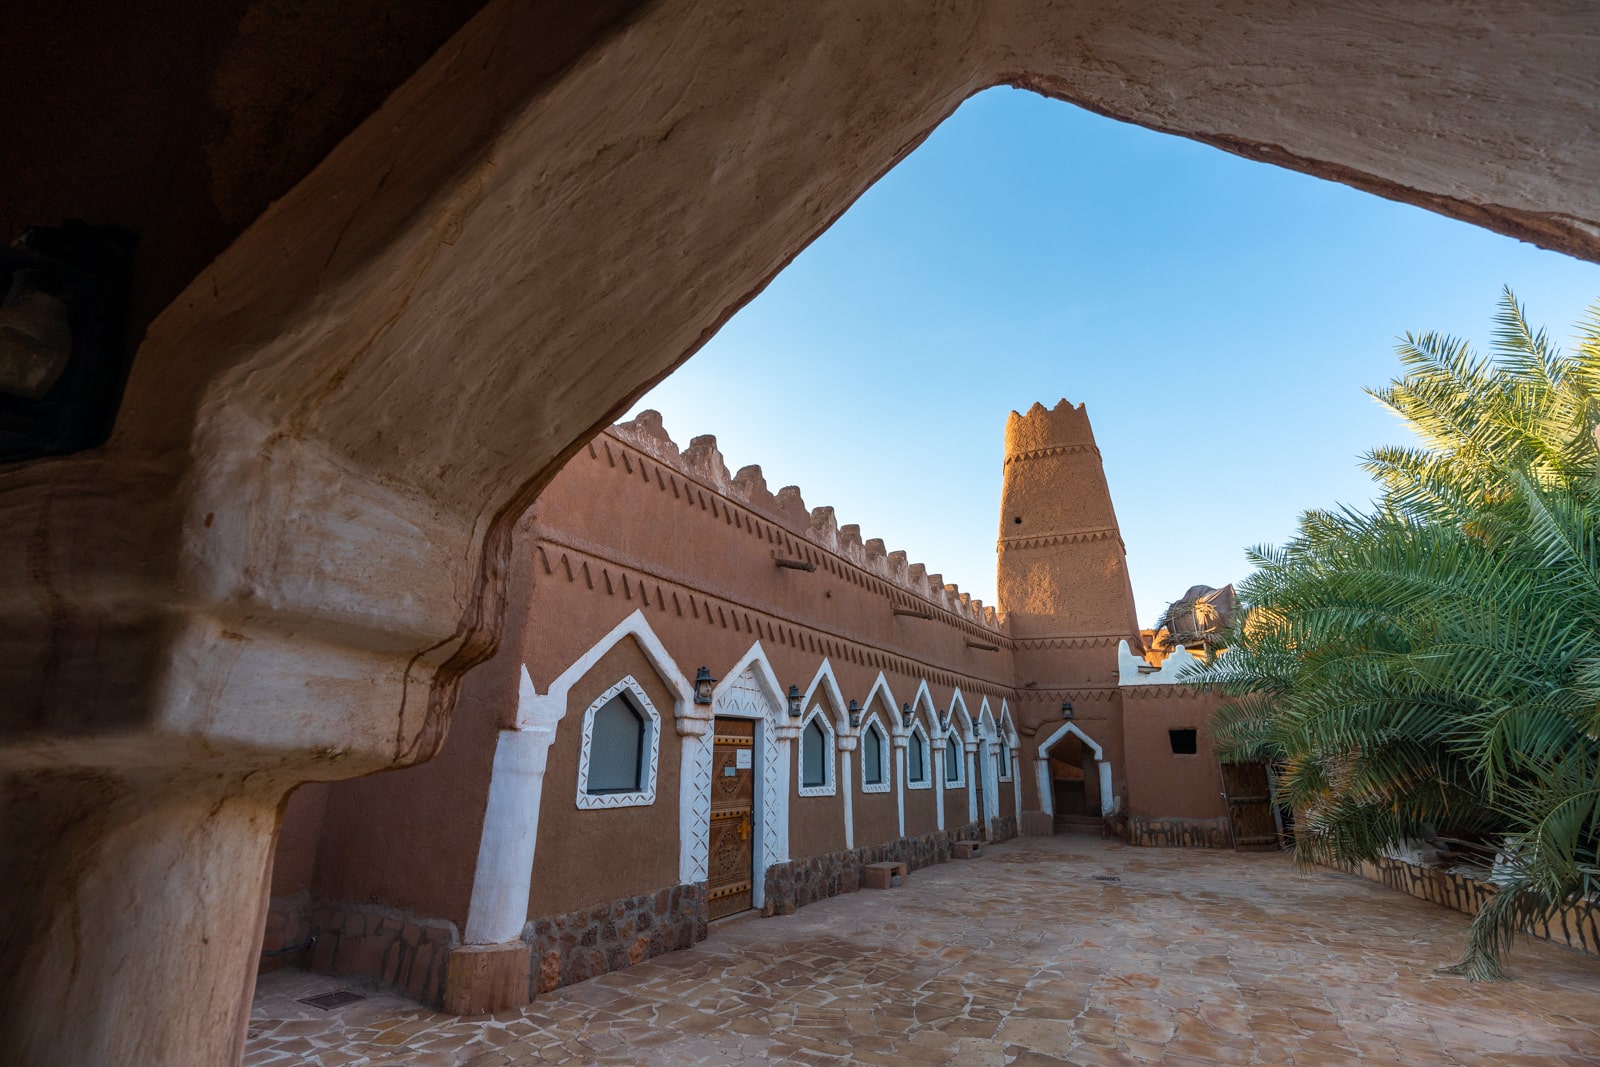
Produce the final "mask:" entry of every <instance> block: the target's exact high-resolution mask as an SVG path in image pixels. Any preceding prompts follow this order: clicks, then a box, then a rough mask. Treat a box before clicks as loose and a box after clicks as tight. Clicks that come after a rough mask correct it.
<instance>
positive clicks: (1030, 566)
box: [998, 400, 1139, 710]
mask: <svg viewBox="0 0 1600 1067" xmlns="http://www.w3.org/2000/svg"><path fill="white" fill-rule="evenodd" d="M998 547H999V601H1000V603H999V607H1000V609H1001V610H1002V611H1003V612H1005V613H1006V616H1007V618H1008V620H1009V623H1010V626H1011V633H1012V636H1013V637H1014V638H1015V639H1016V641H1017V653H1016V664H1017V684H1018V686H1019V688H1021V687H1027V686H1029V683H1032V686H1031V687H1032V688H1034V689H1036V690H1039V691H1056V690H1067V689H1072V690H1082V689H1089V690H1094V689H1098V688H1099V687H1102V686H1104V687H1109V688H1112V689H1114V687H1115V686H1116V684H1117V641H1118V640H1119V639H1122V638H1127V639H1129V640H1130V641H1131V642H1132V643H1133V644H1134V645H1135V646H1136V647H1137V646H1138V644H1139V624H1138V621H1137V616H1136V613H1135V611H1134V603H1133V588H1132V586H1131V585H1130V583H1129V580H1128V564H1127V553H1126V550H1125V549H1124V547H1123V544H1122V533H1121V531H1120V530H1119V528H1118V526H1117V516H1116V512H1115V511H1114V510H1113V508H1112V506H1111V492H1110V490H1109V489H1108V488H1107V486H1106V476H1105V470H1104V468H1103V467H1102V465H1101V462H1100V450H1099V448H1097V447H1096V446H1095V442H1094V431H1093V430H1091V429H1090V427H1089V415H1088V412H1087V411H1085V410H1084V407H1083V405H1081V404H1080V405H1078V406H1077V407H1074V406H1073V405H1072V404H1070V403H1068V402H1067V401H1065V400H1062V401H1060V402H1059V403H1058V404H1056V406H1055V407H1054V408H1053V409H1050V410H1046V409H1045V407H1044V405H1043V404H1034V405H1033V407H1031V408H1029V409H1028V412H1027V414H1024V415H1019V414H1017V413H1016V412H1015V411H1013V412H1012V413H1011V417H1010V418H1009V419H1008V420H1006V454H1005V476H1004V482H1003V486H1002V488H1001V493H1000V540H999V546H998ZM1085 710H1087V709H1085Z"/></svg>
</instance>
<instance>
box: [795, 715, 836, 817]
mask: <svg viewBox="0 0 1600 1067" xmlns="http://www.w3.org/2000/svg"><path fill="white" fill-rule="evenodd" d="M812 719H816V720H817V721H818V723H819V724H820V725H821V729H822V736H823V742H822V759H823V765H822V784H821V785H806V775H805V770H806V769H805V752H804V746H802V751H801V753H800V795H801V796H803V797H831V796H834V795H836V794H837V793H838V785H839V768H838V762H839V750H838V746H837V745H836V743H835V741H834V734H833V721H832V720H831V719H829V718H828V716H827V713H826V712H824V711H823V710H822V707H821V705H818V706H817V707H815V708H813V709H811V711H810V712H809V713H808V714H806V715H805V716H803V717H802V718H801V720H800V736H801V737H804V736H805V734H806V730H807V729H809V728H810V726H811V720H812Z"/></svg>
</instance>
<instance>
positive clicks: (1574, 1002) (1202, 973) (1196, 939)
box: [245, 837, 1600, 1067]
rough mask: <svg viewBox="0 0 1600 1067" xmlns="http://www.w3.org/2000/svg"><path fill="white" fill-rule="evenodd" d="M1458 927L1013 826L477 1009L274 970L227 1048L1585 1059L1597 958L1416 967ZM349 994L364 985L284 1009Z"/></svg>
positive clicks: (827, 1057) (1324, 884)
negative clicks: (959, 855) (595, 974)
mask: <svg viewBox="0 0 1600 1067" xmlns="http://www.w3.org/2000/svg"><path fill="white" fill-rule="evenodd" d="M1096 876H1100V877H1099V879H1097V877H1096ZM1106 878H1116V879H1119V881H1106V880H1102V879H1106ZM1466 926H1467V920H1466V918H1465V917H1464V916H1461V915H1459V914H1456V913H1454V912H1451V911H1447V910H1445V909H1444V908H1440V907H1438V906H1436V905H1433V904H1428V903H1425V902H1423V901H1418V900H1414V899H1412V898H1410V897H1407V896H1403V895H1401V894H1399V893H1396V892H1393V891H1390V890H1387V889H1383V888H1381V887H1379V886H1376V885H1373V884H1371V883H1368V882H1365V881H1362V880H1361V879H1359V878H1356V877H1354V876H1352V875H1345V874H1338V873H1333V872H1316V873H1312V874H1301V873H1299V872H1297V871H1296V870H1295V869H1294V867H1293V864H1292V863H1291V861H1290V860H1289V859H1288V857H1287V856H1283V855H1279V854H1261V853H1256V854H1248V853H1247V854H1235V853H1232V852H1209V851H1202V850H1162V849H1137V848H1128V847H1125V846H1122V845H1120V844H1117V843H1114V842H1103V841H1100V840H1098V839H1095V838H1089V837H1055V838H1027V839H1022V840H1019V841H1014V842H1011V843H1008V844H1006V845H1001V846H998V847H994V848H991V849H989V850H988V851H987V853H986V854H985V856H984V857H983V858H981V859H978V860H971V861H955V862H952V863H948V864H945V865H943V866H940V867H935V868H931V869H928V870H924V871H918V872H916V873H915V874H914V875H913V876H912V877H911V879H910V880H909V882H908V884H907V885H905V886H904V887H902V888H899V889H893V890H889V891H887V892H885V891H863V892H860V893H855V894H852V895H850V896H845V897H837V898H834V899H832V900H827V901H823V902H821V903H818V904H814V905H812V906H810V907H807V908H802V909H801V910H800V911H798V912H796V913H795V914H794V915H790V916H785V917H781V918H773V919H749V920H740V921H735V922H731V923H728V924H724V925H722V926H720V927H718V928H715V929H714V930H713V932H712V934H711V937H710V939H709V940H707V941H705V942H703V943H702V944H700V945H697V946H695V947H694V948H693V949H690V950H688V951H684V952H678V953H673V954H670V955H667V956H662V957H659V958H657V959H655V960H651V961H649V962H646V963H644V964H641V965H639V966H637V967H633V968H631V969H629V970H626V971H619V972H616V973H613V974H609V975H605V976H603V977H601V978H597V979H594V980H593V981H590V982H584V983H581V984H579V985H575V986H571V987H568V988H565V989H560V990H557V991H556V992H554V993H550V994H546V995H544V996H542V997H540V998H539V999H538V1000H537V1001H536V1002H535V1003H533V1004H531V1005H530V1006H529V1007H527V1008H526V1009H523V1010H521V1011H512V1012H502V1013H500V1014H498V1015H494V1016H488V1017H479V1018H468V1019H460V1018H455V1017H452V1016H446V1015H439V1014H436V1013H434V1012H430V1011H428V1010H426V1009H423V1008H420V1007H419V1006H417V1005H416V1004H413V1003H411V1002H409V1001H405V1000H402V999H401V998H399V997H396V996H393V995H390V994H385V993H382V992H381V991H378V990H376V989H375V988H372V987H364V986H361V985H358V984H351V983H349V982H348V981H343V980H339V979H332V978H325V977H320V976H314V975H306V974H300V973H296V972H278V973H276V974H272V975H268V976H266V977H265V978H263V979H262V981H261V983H260V986H259V988H258V990H257V996H256V1002H255V1008H254V1013H253V1015H254V1018H253V1020H252V1022H251V1037H250V1041H249V1044H248V1046H247V1054H246V1059H245V1062H246V1064H249V1065H263V1067H264V1065H269V1064H272V1065H287V1064H320V1065H323V1067H335V1065H338V1067H353V1065H386V1067H398V1065H407V1067H461V1065H471V1067H513V1065H522V1064H544V1063H565V1064H574V1065H576V1064H741V1063H759V1062H773V1063H800V1064H844V1063H866V1064H882V1065H886V1067H898V1065H907V1067H910V1065H916V1067H934V1065H937V1064H953V1065H960V1067H966V1065H969V1064H971V1065H987V1064H996V1065H999V1064H1017V1065H1019V1067H1033V1065H1044V1064H1058V1063H1072V1064H1096V1063H1109V1064H1124V1063H1168V1064H1194V1065H1199V1064H1213V1063H1221V1064H1248V1063H1259V1064H1296V1065H1307V1067H1309V1065H1318V1064H1348V1063H1382V1064H1394V1063H1402V1064H1548V1065H1559V1064H1573V1065H1576V1064H1593V1063H1600V1025H1597V1018H1600V1011H1597V1009H1600V961H1597V960H1594V959H1591V958H1588V957H1585V956H1581V955H1578V954H1576V953H1573V952H1570V951H1567V950H1565V949H1559V948H1556V947H1554V946H1551V945H1547V944H1543V943H1540V942H1534V941H1529V940H1522V941H1519V943H1518V945H1517V948H1516V950H1515V952H1514V953H1513V955H1512V957H1511V961H1510V962H1511V969H1512V972H1513V974H1514V975H1515V980H1514V981H1511V982H1507V983H1500V984H1493V985H1473V984H1471V983H1468V982H1466V981H1463V980H1461V979H1458V978H1452V977H1447V976H1444V975H1440V974H1437V973H1435V968H1437V967H1438V966H1440V965H1441V964H1446V963H1450V962H1452V961H1453V960H1454V959H1455V958H1456V956H1457V955H1458V954H1459V952H1460V950H1461V947H1462V945H1463V938H1464V935H1465V932H1466ZM346 988H348V989H353V990H357V991H361V992H366V993H367V994H368V999H366V1000H363V1001H360V1002H357V1003H354V1004H350V1005H347V1006H345V1007H343V1008H337V1009H335V1010H333V1011H330V1012H322V1011H319V1010H317V1009H315V1008H311V1007H308V1006H306V1005H304V1004H300V1003H298V1002H297V998H300V997H306V996H311V995H313V994H316V993H323V992H328V991H331V990H337V989H346Z"/></svg>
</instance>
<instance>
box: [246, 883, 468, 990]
mask: <svg viewBox="0 0 1600 1067" xmlns="http://www.w3.org/2000/svg"><path fill="white" fill-rule="evenodd" d="M269 921H270V920H269ZM311 931H312V933H314V934H315V935H316V938H317V943H316V946H315V947H314V948H313V949H312V950H311V964H310V967H311V970H313V971H317V972H319V973H321V974H339V975H343V974H359V975H364V976H366V977H368V978H376V979H377V980H378V981H380V982H382V983H383V984H384V985H387V986H391V987H393V988H394V989H396V990H399V991H400V992H401V993H404V994H405V995H406V996H408V997H410V998H411V999H413V1000H417V1001H421V1002H422V1003H423V1004H426V1005H428V1006H429V1007H431V1008H437V1007H440V1006H441V1005H442V1004H443V1003H444V988H445V970H446V965H447V961H448V959H449V956H450V952H451V950H453V949H455V948H457V947H459V946H460V944H461V934H460V931H458V930H457V929H456V925H455V924H454V923H452V922H448V921H446V920H444V919H419V918H416V917H415V916H412V915H409V914H407V913H406V912H403V911H399V910H398V909H395V908H388V907H384V906H382V905H379V904H330V903H326V902H317V903H315V904H314V905H313V906H312V909H311Z"/></svg>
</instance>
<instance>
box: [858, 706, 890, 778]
mask: <svg viewBox="0 0 1600 1067" xmlns="http://www.w3.org/2000/svg"><path fill="white" fill-rule="evenodd" d="M888 750H889V742H888V740H887V739H886V738H885V737H884V736H883V727H881V726H879V725H878V720H877V719H876V718H874V719H873V720H872V721H871V722H869V723H867V725H866V728H865V729H863V730H862V731H861V788H862V789H863V790H864V791H865V792H868V793H886V792H888V791H889V767H888V762H889V761H888Z"/></svg>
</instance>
